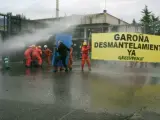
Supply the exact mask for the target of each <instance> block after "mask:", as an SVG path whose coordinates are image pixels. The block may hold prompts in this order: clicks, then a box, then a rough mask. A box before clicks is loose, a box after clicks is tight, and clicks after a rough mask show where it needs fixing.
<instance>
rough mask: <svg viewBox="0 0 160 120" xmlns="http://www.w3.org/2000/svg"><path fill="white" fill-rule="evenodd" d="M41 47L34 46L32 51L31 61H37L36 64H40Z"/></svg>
mask: <svg viewBox="0 0 160 120" xmlns="http://www.w3.org/2000/svg"><path fill="white" fill-rule="evenodd" d="M40 48H41V47H40V46H38V47H35V48H34V49H33V51H32V60H33V61H36V60H37V61H38V66H40V67H41V66H42V57H41V56H42V50H41V49H40Z"/></svg>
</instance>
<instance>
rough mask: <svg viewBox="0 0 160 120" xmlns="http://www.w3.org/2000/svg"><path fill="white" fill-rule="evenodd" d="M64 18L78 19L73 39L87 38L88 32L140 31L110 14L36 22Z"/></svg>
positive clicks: (138, 28) (139, 28)
mask: <svg viewBox="0 0 160 120" xmlns="http://www.w3.org/2000/svg"><path fill="white" fill-rule="evenodd" d="M64 19H69V20H71V19H74V20H75V19H76V21H80V22H79V25H78V26H77V27H76V30H74V35H73V38H74V39H88V38H89V34H90V33H101V32H140V33H141V32H142V29H141V27H140V26H138V25H131V24H129V23H127V22H125V21H123V20H121V19H119V18H117V17H115V16H113V15H111V14H108V13H105V12H104V13H98V14H88V15H72V16H67V17H59V18H48V19H38V20H35V21H38V22H51V21H58V20H64Z"/></svg>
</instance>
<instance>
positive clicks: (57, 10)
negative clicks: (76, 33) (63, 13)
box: [56, 0, 59, 18]
mask: <svg viewBox="0 0 160 120" xmlns="http://www.w3.org/2000/svg"><path fill="white" fill-rule="evenodd" d="M58 17H59V0H56V18H58Z"/></svg>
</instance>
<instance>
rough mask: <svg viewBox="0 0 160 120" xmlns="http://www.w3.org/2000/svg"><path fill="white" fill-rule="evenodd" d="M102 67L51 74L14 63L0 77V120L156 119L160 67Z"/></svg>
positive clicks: (159, 110)
mask: <svg viewBox="0 0 160 120" xmlns="http://www.w3.org/2000/svg"><path fill="white" fill-rule="evenodd" d="M102 66H103V67H100V68H99V69H98V66H96V67H95V68H93V70H92V71H91V72H88V71H87V69H86V71H85V72H83V73H82V72H81V71H80V69H79V67H78V66H75V67H74V69H73V71H72V72H69V73H65V72H61V73H53V69H52V67H44V68H43V69H39V68H37V69H35V68H34V69H26V68H24V67H23V65H22V64H12V69H11V70H9V71H1V73H0V120H44V119H45V120H132V119H136V120H137V119H145V120H159V119H160V115H159V113H160V102H159V101H160V94H159V93H160V85H159V83H160V75H158V71H159V70H160V69H158V68H157V69H151V68H141V69H140V68H132V69H131V68H123V67H122V66H116V67H115V66H114V65H110V66H105V65H102ZM104 66H105V67H104ZM104 68H105V69H104Z"/></svg>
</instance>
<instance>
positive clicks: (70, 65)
mask: <svg viewBox="0 0 160 120" xmlns="http://www.w3.org/2000/svg"><path fill="white" fill-rule="evenodd" d="M72 64H73V46H71V47H70V52H69V61H68V68H69V69H70V70H72Z"/></svg>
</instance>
